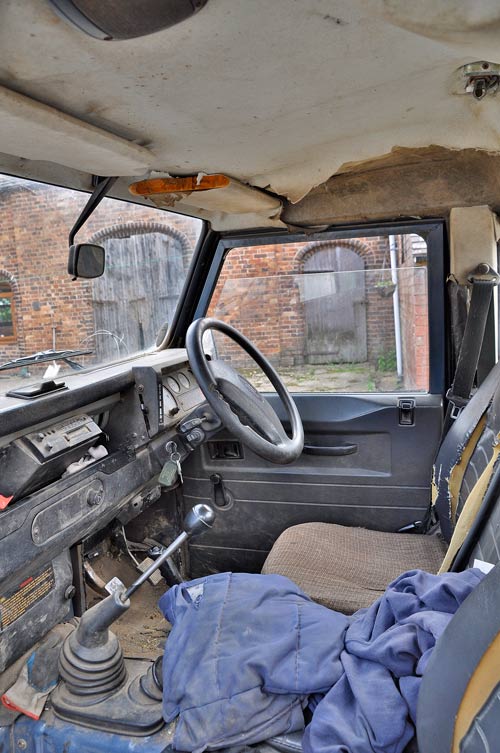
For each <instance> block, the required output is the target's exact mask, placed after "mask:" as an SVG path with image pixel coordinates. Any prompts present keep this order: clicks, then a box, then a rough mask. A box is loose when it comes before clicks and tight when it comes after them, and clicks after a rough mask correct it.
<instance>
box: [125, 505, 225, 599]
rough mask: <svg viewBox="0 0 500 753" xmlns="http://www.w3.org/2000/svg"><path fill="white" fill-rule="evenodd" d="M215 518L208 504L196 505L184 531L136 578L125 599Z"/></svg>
mask: <svg viewBox="0 0 500 753" xmlns="http://www.w3.org/2000/svg"><path fill="white" fill-rule="evenodd" d="M214 520H215V512H214V510H213V509H212V508H211V507H209V506H208V505H195V506H194V507H193V508H192V509H191V510H190V511H189V512H188V514H187V515H186V517H185V519H184V523H183V526H182V527H183V531H182V533H181V534H179V536H177V538H176V539H175V540H174V541H172V543H171V544H170V546H169V547H167V549H165V551H164V552H163V554H161V555H160V556H159V557H158V558H157V559H156V560H155V561H154V562H153V564H152V565H150V566H149V567H148V569H147V570H145V571H144V572H143V573H142V575H140V576H139V577H138V578H137V580H134V582H133V583H132V585H131V586H129V587H128V588H127V590H126V591H125V593H124V594H123V601H125V600H126V599H128V598H129V597H130V596H132V594H133V593H135V592H136V591H137V589H138V588H139V587H140V586H142V584H143V583H144V582H145V581H147V580H148V578H150V577H151V575H152V574H153V573H154V571H155V570H158V568H159V567H161V565H163V563H164V562H165V561H166V560H168V558H169V557H172V555H173V554H175V553H176V551H177V550H178V549H179V548H180V547H181V546H182V545H183V544H184V542H185V541H187V540H188V539H189V538H191V537H192V536H199V535H200V533H204V532H205V531H209V530H210V529H211V528H212V526H213V524H214Z"/></svg>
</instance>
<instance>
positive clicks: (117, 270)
mask: <svg viewBox="0 0 500 753" xmlns="http://www.w3.org/2000/svg"><path fill="white" fill-rule="evenodd" d="M90 242H91V243H100V244H102V245H103V246H104V247H105V249H106V272H105V274H104V275H103V276H102V277H100V278H98V279H96V280H95V281H94V284H93V286H92V306H93V311H94V327H95V329H94V332H93V333H92V334H91V335H90V336H89V338H86V339H87V340H89V339H90V338H92V339H93V340H94V342H95V354H96V357H97V361H98V362H104V361H106V360H110V359H114V358H116V357H117V355H125V354H126V353H134V352H137V351H142V350H144V349H145V348H149V347H151V346H152V345H154V343H155V340H156V337H157V334H158V332H159V331H160V329H162V328H165V325H166V323H167V322H168V323H171V322H172V317H173V315H174V312H175V307H176V305H177V301H178V300H179V296H180V293H181V288H182V285H183V282H184V280H185V277H186V275H185V269H186V267H187V265H188V264H189V259H190V256H191V246H190V243H189V241H188V239H187V236H185V235H184V233H181V232H180V231H179V230H176V229H175V228H171V227H169V226H168V225H163V224H161V223H157V222H133V223H123V224H120V225H114V226H112V227H110V228H106V229H104V230H102V231H100V232H98V233H95V235H93V236H92V238H91V239H90Z"/></svg>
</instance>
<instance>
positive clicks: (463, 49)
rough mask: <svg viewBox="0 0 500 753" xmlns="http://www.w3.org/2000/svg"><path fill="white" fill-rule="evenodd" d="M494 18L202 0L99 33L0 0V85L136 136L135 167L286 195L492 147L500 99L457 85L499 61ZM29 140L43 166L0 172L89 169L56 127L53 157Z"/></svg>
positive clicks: (272, 0) (406, 6)
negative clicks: (178, 19) (129, 31)
mask: <svg viewBox="0 0 500 753" xmlns="http://www.w3.org/2000/svg"><path fill="white" fill-rule="evenodd" d="M499 28H500V6H499V4H498V3H497V2H496V0H476V2H474V3H470V1H469V0H419V2H417V3H411V2H408V0H209V2H208V4H207V5H206V7H205V8H204V9H203V10H202V11H201V12H200V13H198V14H197V15H196V16H194V17H193V18H192V19H190V20H188V21H186V22H184V23H181V24H179V25H178V26H176V27H173V28H171V29H168V30H165V31H162V32H159V33H157V34H154V35H151V36H148V37H144V38H142V39H137V40H131V41H121V42H102V41H98V40H94V39H91V38H90V37H87V36H85V35H84V34H82V33H80V32H78V31H76V30H75V29H73V28H72V27H70V26H69V25H68V24H66V23H65V22H64V21H62V20H60V19H59V18H58V17H57V16H56V15H55V14H54V13H53V11H52V10H51V8H50V6H49V4H48V3H47V2H45V0H23V2H22V3H20V2H18V0H4V1H3V2H2V3H1V5H0V84H3V85H4V86H5V87H8V88H9V89H11V90H13V91H15V92H18V93H21V94H25V95H28V96H29V97H32V98H34V99H35V100H37V101H38V102H41V103H44V104H48V105H51V106H52V107H54V108H57V109H58V110H60V111H62V112H64V113H66V114H68V115H72V116H75V117H76V118H78V119H79V120H82V121H84V122H85V123H87V124H91V125H93V126H96V127H98V128H100V129H103V130H104V131H106V132H108V133H110V134H114V135H117V136H120V137H122V138H123V139H125V140H128V141H130V142H133V143H134V144H136V145H140V146H143V147H145V150H143V151H142V152H141V153H142V154H143V155H145V161H144V164H143V165H141V164H138V167H137V169H136V170H135V173H138V172H141V171H142V172H143V174H148V171H149V170H150V169H153V170H155V171H161V172H169V173H171V174H189V173H197V172H199V171H203V172H207V173H212V172H223V173H226V174H228V175H230V176H232V177H233V178H237V179H239V180H241V181H243V182H247V183H249V184H251V185H254V186H258V187H261V188H265V189H267V190H269V191H271V192H274V193H276V194H279V195H282V196H284V197H287V198H288V199H289V200H290V201H291V202H297V201H299V200H300V199H301V198H302V197H303V196H305V195H306V194H307V193H308V192H309V191H310V190H311V189H312V188H313V187H315V186H317V185H318V184H322V183H323V182H324V181H326V180H327V179H328V178H330V176H332V175H334V174H335V173H337V172H339V171H340V172H342V170H343V166H345V165H346V164H350V163H358V162H363V161H364V160H373V159H374V158H377V157H379V156H381V155H384V154H387V153H389V152H391V150H392V149H394V148H398V147H410V148H419V147H426V146H429V145H438V146H442V147H448V148H451V149H460V148H465V147H467V148H473V149H482V150H488V151H491V152H500V118H499V105H500V95H498V97H497V96H492V97H486V98H485V99H484V100H483V101H481V102H477V101H475V100H473V98H472V97H471V96H464V95H463V94H457V93H454V91H456V88H457V79H456V71H457V69H458V68H459V67H460V66H462V65H464V64H465V63H468V62H472V61H476V60H490V61H492V62H500V48H499V46H498V34H499ZM30 127H31V126H30V123H29V119H28V120H27V123H26V128H27V129H28V133H30ZM33 133H34V132H33ZM32 138H36V139H37V146H38V147H39V150H40V151H41V153H43V151H44V149H45V151H46V153H47V154H51V155H52V156H51V162H50V163H43V162H38V161H37V160H39V159H40V157H39V156H37V155H35V157H36V159H35V160H33V157H32V155H31V154H29V155H28V156H30V160H18V159H17V157H25V156H26V155H23V154H18V155H17V157H16V160H14V161H13V160H12V158H8V157H6V158H5V159H4V161H3V162H4V164H3V165H1V164H0V168H3V169H4V170H15V171H16V172H17V173H18V174H32V175H33V174H36V175H37V177H41V178H43V177H44V176H47V179H49V180H56V181H58V182H61V183H65V184H71V183H72V184H73V185H75V186H77V185H84V184H85V172H88V173H91V172H95V166H93V165H92V166H91V164H90V162H91V160H89V166H88V167H86V166H85V165H83V166H82V165H78V166H75V164H74V155H75V146H74V143H73V142H72V141H71V140H68V141H67V143H66V141H65V139H64V137H61V136H59V138H58V142H57V156H56V157H54V156H53V150H54V144H53V143H52V144H49V141H50V138H51V133H50V128H49V129H46V131H43V129H42V130H41V131H37V132H36V134H35V135H34V136H33V137H32ZM45 139H46V140H47V143H45ZM4 142H5V139H2V138H1V131H0V151H3V152H7V153H9V154H11V155H12V154H13V153H14V152H15V151H16V150H15V148H14V147H13V146H12V145H11V144H6V143H4ZM146 150H147V151H146ZM19 151H20V150H19ZM122 152H123V150H122V151H120V149H118V150H117V154H116V172H117V173H119V171H118V168H119V167H121V173H119V174H121V175H124V174H125V175H127V174H128V173H127V168H124V166H123V165H120V159H123V153H122ZM138 152H139V150H138ZM82 154H83V156H82V155H80V158H81V160H82V159H83V160H85V154H84V153H82ZM134 156H135V155H134ZM113 158H114V157H113ZM138 162H139V163H140V162H141V160H139V161H138ZM54 163H58V164H59V165H60V166H58V165H57V164H54ZM127 164H128V163H127ZM68 167H69V168H70V169H69V170H68ZM76 167H78V169H76ZM114 169H115V165H114V164H113V163H112V160H111V164H107V169H106V171H105V172H106V173H112V172H113V170H114ZM103 172H104V171H103ZM130 172H134V171H130ZM82 175H83V177H82Z"/></svg>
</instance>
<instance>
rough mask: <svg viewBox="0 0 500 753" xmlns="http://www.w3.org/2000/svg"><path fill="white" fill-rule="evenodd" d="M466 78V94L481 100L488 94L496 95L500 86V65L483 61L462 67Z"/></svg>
mask: <svg viewBox="0 0 500 753" xmlns="http://www.w3.org/2000/svg"><path fill="white" fill-rule="evenodd" d="M462 73H463V76H464V78H465V94H472V96H473V97H474V99H476V100H478V101H479V100H481V99H484V97H486V95H487V94H496V93H497V91H498V87H499V84H500V65H498V64H497V63H489V62H488V61H486V60H481V61H479V62H477V63H469V64H468V65H464V66H463V67H462Z"/></svg>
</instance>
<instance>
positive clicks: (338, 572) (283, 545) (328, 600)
mask: <svg viewBox="0 0 500 753" xmlns="http://www.w3.org/2000/svg"><path fill="white" fill-rule="evenodd" d="M445 552H446V544H445V543H444V541H443V540H442V539H441V538H440V537H439V536H436V535H432V536H424V535H418V534H410V533H384V532H381V531H369V530H368V529H366V528H350V527H349V528H348V527H346V526H339V525H335V524H332V523H302V524H300V525H297V526H292V527H291V528H287V530H286V531H284V532H283V533H282V534H281V536H280V537H279V538H278V539H277V540H276V542H275V544H274V546H273V548H272V549H271V551H270V552H269V554H268V556H267V559H266V561H265V562H264V567H263V568H262V572H263V573H266V574H269V573H278V574H279V575H285V576H286V577H287V578H290V580H293V581H294V582H295V583H296V584H297V585H298V586H300V588H301V589H302V590H303V591H305V593H307V594H308V595H309V596H310V597H311V598H312V599H314V601H317V602H319V603H320V604H323V605H324V606H325V607H329V608H330V609H336V610H337V611H339V612H343V613H344V614H352V613H353V612H355V611H356V610H357V609H360V608H361V607H369V606H370V605H371V604H372V603H373V602H374V601H375V599H377V598H378V597H379V596H380V595H381V594H382V593H383V592H384V591H385V589H386V587H387V586H388V584H389V583H390V582H391V581H392V580H394V578H396V577H397V576H398V575H400V574H401V573H402V572H404V571H405V570H414V569H420V570H426V571H427V572H430V573H436V572H437V571H438V569H439V566H440V565H441V562H442V561H443V557H444V554H445Z"/></svg>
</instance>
